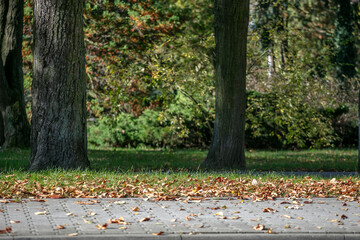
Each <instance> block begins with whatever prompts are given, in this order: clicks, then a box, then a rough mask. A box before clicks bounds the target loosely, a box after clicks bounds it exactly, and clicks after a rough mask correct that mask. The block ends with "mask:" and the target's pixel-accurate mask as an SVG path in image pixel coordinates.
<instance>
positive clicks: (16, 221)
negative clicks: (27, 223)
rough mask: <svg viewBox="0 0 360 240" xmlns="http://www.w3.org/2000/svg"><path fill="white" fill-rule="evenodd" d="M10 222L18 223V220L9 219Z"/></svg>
mask: <svg viewBox="0 0 360 240" xmlns="http://www.w3.org/2000/svg"><path fill="white" fill-rule="evenodd" d="M10 223H20V221H18V220H11V221H10Z"/></svg>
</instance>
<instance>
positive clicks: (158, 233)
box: [152, 231, 164, 236]
mask: <svg viewBox="0 0 360 240" xmlns="http://www.w3.org/2000/svg"><path fill="white" fill-rule="evenodd" d="M163 234H164V232H162V231H160V232H157V233H152V235H155V236H159V235H163Z"/></svg>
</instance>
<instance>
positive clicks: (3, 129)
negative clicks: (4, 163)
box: [0, 0, 30, 147]
mask: <svg viewBox="0 0 360 240" xmlns="http://www.w3.org/2000/svg"><path fill="white" fill-rule="evenodd" d="M23 15H24V1H23V0H0V50H1V57H0V114H1V115H2V116H1V118H0V146H1V145H3V146H5V147H27V146H29V145H30V126H29V123H28V121H27V117H26V111H25V101H24V86H23V81H24V80H23V72H22V55H21V50H22V30H23Z"/></svg>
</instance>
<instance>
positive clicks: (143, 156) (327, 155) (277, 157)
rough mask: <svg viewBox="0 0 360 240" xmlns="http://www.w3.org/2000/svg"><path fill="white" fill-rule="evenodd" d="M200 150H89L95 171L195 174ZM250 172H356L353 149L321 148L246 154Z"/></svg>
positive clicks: (19, 162) (16, 164)
mask: <svg viewBox="0 0 360 240" xmlns="http://www.w3.org/2000/svg"><path fill="white" fill-rule="evenodd" d="M206 154H207V151H201V150H174V151H169V150H162V151H155V150H136V149H119V150H116V151H110V150H89V160H90V163H91V168H92V170H95V171H120V172H122V171H148V170H164V171H167V170H172V171H178V170H189V171H196V170H198V167H199V165H200V163H201V162H202V161H203V160H204V158H205V157H206ZM246 157H247V168H248V170H250V171H314V172H316V171H338V172H343V171H347V172H352V171H356V166H357V150H356V149H335V150H334V149H323V150H305V151H266V150H264V151H260V150H259V151H258V150H255V151H251V152H247V153H246ZM29 158H30V150H29V149H25V150H23V149H8V150H3V151H0V171H11V170H26V169H27V167H28V164H29Z"/></svg>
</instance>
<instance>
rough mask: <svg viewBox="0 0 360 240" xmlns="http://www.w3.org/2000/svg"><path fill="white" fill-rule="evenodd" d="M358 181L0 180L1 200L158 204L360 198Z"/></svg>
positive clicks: (143, 177) (188, 178)
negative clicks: (222, 199) (205, 200)
mask: <svg viewBox="0 0 360 240" xmlns="http://www.w3.org/2000/svg"><path fill="white" fill-rule="evenodd" d="M359 194H360V179H359V178H351V177H350V178H344V179H336V178H333V179H322V180H314V179H313V178H311V177H301V178H299V177H293V178H289V179H284V178H280V177H279V178H261V177H256V178H254V177H252V176H245V177H239V178H235V177H234V178H227V177H213V176H204V177H191V176H190V175H188V176H185V178H183V179H182V178H179V177H178V176H172V175H169V176H166V177H152V178H150V177H148V176H146V174H144V175H136V176H127V177H121V176H118V177H111V178H100V177H90V176H87V175H86V174H82V175H76V176H71V175H69V176H65V177H60V178H50V177H49V178H48V177H45V178H43V179H37V180H33V179H32V178H31V175H28V176H25V177H23V178H22V179H21V178H17V177H16V176H15V175H9V176H6V177H4V178H2V180H0V197H1V198H3V199H10V198H11V199H19V198H20V199H21V198H37V199H41V198H123V197H144V198H152V199H155V200H156V199H157V200H172V199H177V198H184V197H186V198H199V197H200V198H201V197H237V198H243V199H253V200H271V199H274V198H278V197H296V198H306V197H345V198H353V199H356V198H360V195H359Z"/></svg>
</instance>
